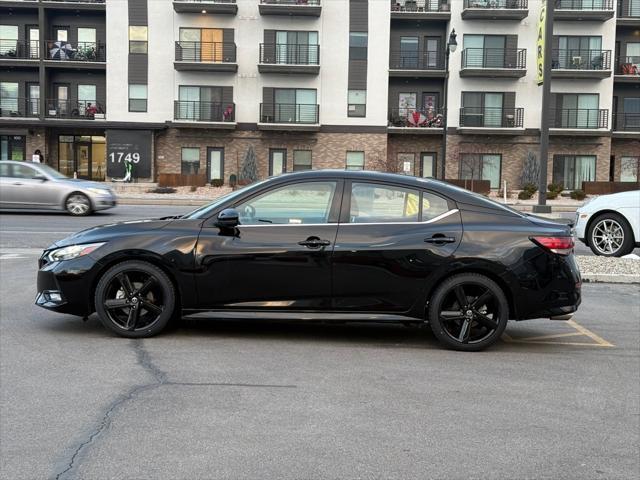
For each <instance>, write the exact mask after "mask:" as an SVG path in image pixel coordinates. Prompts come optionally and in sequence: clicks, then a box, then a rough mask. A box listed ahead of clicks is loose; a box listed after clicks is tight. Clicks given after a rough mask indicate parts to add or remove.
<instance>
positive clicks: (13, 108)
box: [0, 82, 21, 117]
mask: <svg viewBox="0 0 640 480" xmlns="http://www.w3.org/2000/svg"><path fill="white" fill-rule="evenodd" d="M19 111H20V110H19V106H18V83H17V82H0V116H2V117H9V116H16V117H19V116H21V115H19Z"/></svg>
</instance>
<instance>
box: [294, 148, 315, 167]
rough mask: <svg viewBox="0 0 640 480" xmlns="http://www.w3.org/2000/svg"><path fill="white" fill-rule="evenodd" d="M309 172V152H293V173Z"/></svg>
mask: <svg viewBox="0 0 640 480" xmlns="http://www.w3.org/2000/svg"><path fill="white" fill-rule="evenodd" d="M301 170H311V150H294V151H293V171H294V172H299V171H301Z"/></svg>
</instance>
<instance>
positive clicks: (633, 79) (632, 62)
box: [615, 57, 640, 83]
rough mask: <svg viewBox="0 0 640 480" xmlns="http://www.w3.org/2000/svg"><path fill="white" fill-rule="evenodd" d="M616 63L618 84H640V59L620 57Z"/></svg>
mask: <svg viewBox="0 0 640 480" xmlns="http://www.w3.org/2000/svg"><path fill="white" fill-rule="evenodd" d="M616 63H617V65H616V74H615V81H616V82H619V83H638V82H640V57H620V58H619V59H618V61H617V62H616Z"/></svg>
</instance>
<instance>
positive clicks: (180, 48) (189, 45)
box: [173, 42, 238, 72]
mask: <svg viewBox="0 0 640 480" xmlns="http://www.w3.org/2000/svg"><path fill="white" fill-rule="evenodd" d="M175 48H176V61H175V62H174V63H173V66H174V68H175V69H176V70H180V71H183V70H191V71H202V72H237V71H238V64H237V63H236V44H235V43H229V42H176V46H175Z"/></svg>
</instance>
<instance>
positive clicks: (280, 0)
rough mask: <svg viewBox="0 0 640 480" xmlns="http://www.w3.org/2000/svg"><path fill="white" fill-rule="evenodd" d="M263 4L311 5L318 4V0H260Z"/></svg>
mask: <svg viewBox="0 0 640 480" xmlns="http://www.w3.org/2000/svg"><path fill="white" fill-rule="evenodd" d="M260 3H262V4H263V5H312V6H320V0H260Z"/></svg>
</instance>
